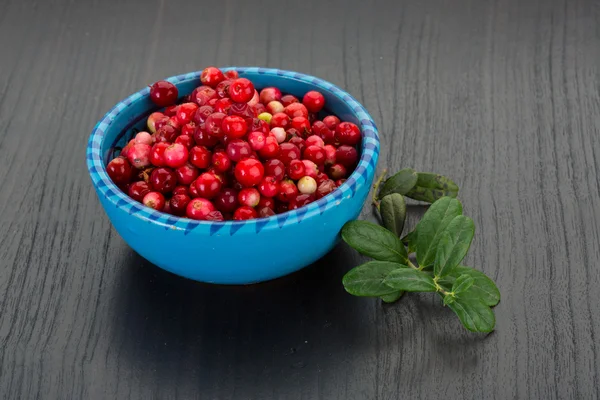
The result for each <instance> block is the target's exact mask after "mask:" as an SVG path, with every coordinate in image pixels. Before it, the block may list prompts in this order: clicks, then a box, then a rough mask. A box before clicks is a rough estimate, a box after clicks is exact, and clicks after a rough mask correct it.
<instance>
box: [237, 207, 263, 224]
mask: <svg viewBox="0 0 600 400" xmlns="http://www.w3.org/2000/svg"><path fill="white" fill-rule="evenodd" d="M257 217H258V213H257V212H256V210H255V209H254V208H252V207H249V206H241V207H240V208H238V209H237V210H235V212H234V213H233V220H234V221H244V220H248V219H254V218H257Z"/></svg>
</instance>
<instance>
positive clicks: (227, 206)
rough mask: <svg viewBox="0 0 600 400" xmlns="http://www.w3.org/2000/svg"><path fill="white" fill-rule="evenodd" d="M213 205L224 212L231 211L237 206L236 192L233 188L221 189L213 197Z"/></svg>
mask: <svg viewBox="0 0 600 400" xmlns="http://www.w3.org/2000/svg"><path fill="white" fill-rule="evenodd" d="M215 207H217V210H219V211H221V212H224V213H232V212H234V211H235V209H236V208H238V192H237V191H236V190H235V189H230V188H227V189H223V190H221V192H220V193H219V194H217V197H215Z"/></svg>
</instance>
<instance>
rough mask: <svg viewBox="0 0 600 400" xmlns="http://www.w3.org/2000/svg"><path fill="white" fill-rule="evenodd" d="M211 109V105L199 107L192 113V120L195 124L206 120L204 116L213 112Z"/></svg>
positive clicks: (206, 116)
mask: <svg viewBox="0 0 600 400" xmlns="http://www.w3.org/2000/svg"><path fill="white" fill-rule="evenodd" d="M213 110H214V109H213V108H212V107H211V106H202V107H199V108H198V109H197V110H196V112H195V113H194V116H193V117H192V121H194V123H195V124H196V125H200V124H203V123H204V122H206V118H208V116H209V115H210V114H212V113H213Z"/></svg>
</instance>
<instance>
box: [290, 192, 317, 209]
mask: <svg viewBox="0 0 600 400" xmlns="http://www.w3.org/2000/svg"><path fill="white" fill-rule="evenodd" d="M313 201H315V195H314V194H299V195H297V196H296V197H294V198H293V199H292V200H290V208H289V209H290V210H296V209H298V208H300V207H304V206H305V205H307V204H309V203H312V202H313Z"/></svg>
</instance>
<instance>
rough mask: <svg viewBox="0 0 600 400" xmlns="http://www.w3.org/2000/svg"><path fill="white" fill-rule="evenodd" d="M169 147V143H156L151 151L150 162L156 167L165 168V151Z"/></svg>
mask: <svg viewBox="0 0 600 400" xmlns="http://www.w3.org/2000/svg"><path fill="white" fill-rule="evenodd" d="M167 147H169V145H168V144H167V143H156V144H155V145H154V146H152V150H151V151H150V162H151V163H152V165H154V166H155V167H164V166H165V165H167V164H165V150H166V148H167Z"/></svg>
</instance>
